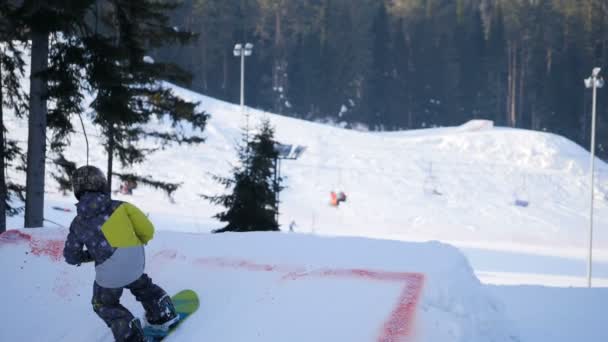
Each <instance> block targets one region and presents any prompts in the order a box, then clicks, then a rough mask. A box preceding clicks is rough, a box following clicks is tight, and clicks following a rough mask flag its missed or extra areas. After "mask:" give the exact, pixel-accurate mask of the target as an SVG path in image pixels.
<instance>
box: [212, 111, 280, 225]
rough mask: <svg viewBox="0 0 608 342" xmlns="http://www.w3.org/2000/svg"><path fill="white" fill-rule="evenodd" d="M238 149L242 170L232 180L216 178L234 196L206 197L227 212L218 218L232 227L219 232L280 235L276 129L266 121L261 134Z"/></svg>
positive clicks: (220, 214) (262, 125)
mask: <svg viewBox="0 0 608 342" xmlns="http://www.w3.org/2000/svg"><path fill="white" fill-rule="evenodd" d="M248 135H249V134H248V132H244V134H243V137H244V139H243V143H242V144H241V145H239V146H237V149H238V154H239V159H240V163H241V164H240V166H237V167H235V168H234V175H233V176H232V178H223V177H219V176H215V179H216V180H217V181H218V182H219V183H220V184H222V185H223V186H225V187H226V189H230V188H232V193H231V194H226V195H218V196H203V197H204V198H205V199H207V200H209V201H210V202H211V203H213V204H219V205H222V206H223V207H225V208H226V211H224V212H221V213H219V214H217V215H215V217H216V218H218V219H219V220H220V221H222V222H227V223H228V224H227V225H226V226H225V227H224V228H221V229H218V230H217V231H216V232H228V231H231V232H250V231H277V230H279V224H278V222H277V213H278V203H277V194H278V192H280V191H281V186H280V179H276V167H277V165H276V163H277V160H278V153H277V151H276V148H275V145H276V142H275V141H274V129H273V128H272V127H271V125H270V122H269V121H268V120H264V121H262V123H261V124H260V126H259V131H258V132H257V133H256V134H255V135H254V136H253V138H252V140H251V141H247V140H246V138H245V137H247V136H248Z"/></svg>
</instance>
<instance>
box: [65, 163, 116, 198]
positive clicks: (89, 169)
mask: <svg viewBox="0 0 608 342" xmlns="http://www.w3.org/2000/svg"><path fill="white" fill-rule="evenodd" d="M107 187H108V183H107V181H106V176H105V175H104V174H103V172H102V171H101V170H100V169H98V168H96V167H95V166H90V165H87V166H82V167H79V168H78V169H77V170H76V171H74V173H73V174H72V189H73V190H74V195H75V196H76V198H77V199H80V195H82V194H83V193H85V192H106V191H107Z"/></svg>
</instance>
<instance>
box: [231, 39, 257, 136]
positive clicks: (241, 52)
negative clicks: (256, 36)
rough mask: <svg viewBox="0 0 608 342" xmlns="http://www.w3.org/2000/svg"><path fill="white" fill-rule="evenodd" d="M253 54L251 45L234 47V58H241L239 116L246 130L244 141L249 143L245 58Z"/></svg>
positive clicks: (239, 44)
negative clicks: (242, 117) (241, 116)
mask: <svg viewBox="0 0 608 342" xmlns="http://www.w3.org/2000/svg"><path fill="white" fill-rule="evenodd" d="M252 52H253V44H251V43H246V44H244V45H243V44H241V43H238V44H236V45H234V56H235V57H241V101H240V104H241V114H243V115H245V119H246V126H245V127H246V130H247V136H246V139H247V141H249V114H248V113H245V57H249V56H251V54H252Z"/></svg>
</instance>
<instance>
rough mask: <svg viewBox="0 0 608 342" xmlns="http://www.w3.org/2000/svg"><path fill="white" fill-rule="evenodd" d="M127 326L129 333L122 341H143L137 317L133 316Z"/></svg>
mask: <svg viewBox="0 0 608 342" xmlns="http://www.w3.org/2000/svg"><path fill="white" fill-rule="evenodd" d="M129 326H130V328H131V333H130V334H129V336H127V337H126V338H125V339H124V342H144V341H145V340H144V330H143V328H142V327H141V322H140V321H139V319H138V318H134V319H133V320H132V321H131V322H130V323H129Z"/></svg>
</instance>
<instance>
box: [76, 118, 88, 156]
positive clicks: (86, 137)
mask: <svg viewBox="0 0 608 342" xmlns="http://www.w3.org/2000/svg"><path fill="white" fill-rule="evenodd" d="M78 118H79V119H80V124H81V125H82V132H83V134H84V140H85V141H86V144H87V166H89V137H88V136H87V130H86V129H85V128H84V121H83V120H82V115H81V114H80V113H78Z"/></svg>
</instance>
